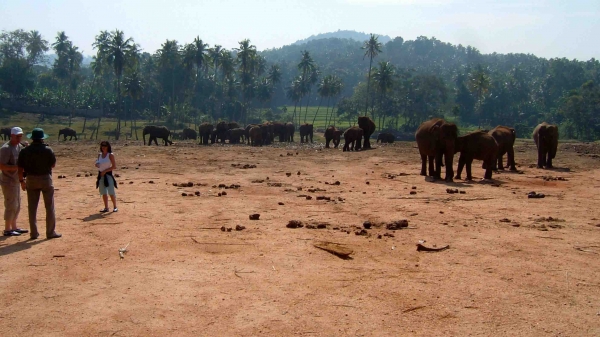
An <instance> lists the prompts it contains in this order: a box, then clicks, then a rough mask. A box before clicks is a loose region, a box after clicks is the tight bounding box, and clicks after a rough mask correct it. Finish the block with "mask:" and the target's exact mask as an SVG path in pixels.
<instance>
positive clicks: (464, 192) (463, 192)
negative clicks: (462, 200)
mask: <svg viewBox="0 0 600 337" xmlns="http://www.w3.org/2000/svg"><path fill="white" fill-rule="evenodd" d="M458 193H460V194H467V192H466V191H458ZM513 193H514V192H513Z"/></svg>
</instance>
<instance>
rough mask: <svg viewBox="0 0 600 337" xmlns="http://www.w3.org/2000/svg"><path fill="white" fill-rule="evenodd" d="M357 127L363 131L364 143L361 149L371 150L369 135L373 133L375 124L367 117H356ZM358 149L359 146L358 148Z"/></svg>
mask: <svg viewBox="0 0 600 337" xmlns="http://www.w3.org/2000/svg"><path fill="white" fill-rule="evenodd" d="M358 126H359V127H360V128H361V129H363V131H364V137H365V141H364V144H363V148H364V149H370V148H371V141H370V138H371V135H372V134H373V132H375V122H373V121H372V120H371V118H369V117H367V116H359V117H358ZM359 148H360V146H359Z"/></svg>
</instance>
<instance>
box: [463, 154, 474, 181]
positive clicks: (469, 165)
mask: <svg viewBox="0 0 600 337" xmlns="http://www.w3.org/2000/svg"><path fill="white" fill-rule="evenodd" d="M472 164H473V158H470V157H469V158H466V159H465V165H466V166H467V180H473V176H472V175H471V165H472Z"/></svg>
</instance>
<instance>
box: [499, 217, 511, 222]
mask: <svg viewBox="0 0 600 337" xmlns="http://www.w3.org/2000/svg"><path fill="white" fill-rule="evenodd" d="M500 222H510V220H509V219H507V218H503V219H500Z"/></svg>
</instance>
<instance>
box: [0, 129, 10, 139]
mask: <svg viewBox="0 0 600 337" xmlns="http://www.w3.org/2000/svg"><path fill="white" fill-rule="evenodd" d="M10 130H11V128H2V129H0V137H2V139H3V140H9V139H10Z"/></svg>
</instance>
